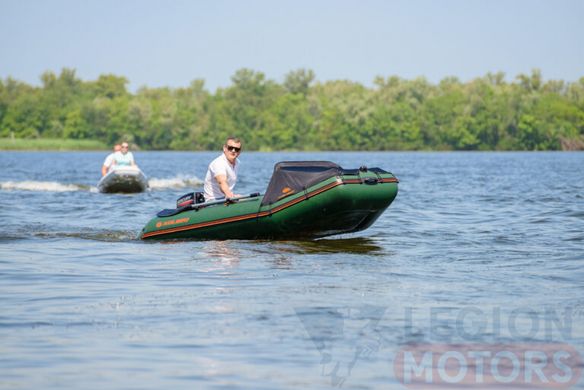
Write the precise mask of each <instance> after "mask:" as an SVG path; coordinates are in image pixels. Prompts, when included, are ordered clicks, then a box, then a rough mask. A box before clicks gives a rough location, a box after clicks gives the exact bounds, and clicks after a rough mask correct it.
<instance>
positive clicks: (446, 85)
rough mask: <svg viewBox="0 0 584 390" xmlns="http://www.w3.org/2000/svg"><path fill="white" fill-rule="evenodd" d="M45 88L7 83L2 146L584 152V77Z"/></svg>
mask: <svg viewBox="0 0 584 390" xmlns="http://www.w3.org/2000/svg"><path fill="white" fill-rule="evenodd" d="M41 81H42V85H41V86H31V85H28V84H26V83H23V82H19V81H16V80H14V79H12V78H10V77H8V78H6V79H0V137H4V138H5V137H14V138H61V139H80V140H82V139H93V140H99V141H102V142H105V143H106V144H112V143H114V142H116V141H119V140H122V139H123V140H127V141H129V142H132V143H134V144H135V145H137V146H138V147H140V148H143V149H174V150H216V149H217V148H218V147H219V145H220V144H221V142H222V141H223V140H224V138H225V137H226V136H227V135H230V134H236V135H238V136H240V137H242V138H243V140H244V143H245V147H246V149H248V150H283V149H293V150H430V149H433V150H560V149H584V77H582V78H581V79H580V80H579V81H578V82H574V83H568V82H564V81H558V80H549V81H544V80H543V78H542V75H541V73H540V71H538V70H534V71H533V72H532V73H531V74H530V75H519V76H518V77H517V78H516V79H515V80H513V81H512V82H508V81H506V80H505V75H504V74H503V73H496V74H491V73H489V74H487V75H486V76H484V77H481V78H477V79H475V80H472V81H470V82H466V83H463V82H461V81H460V80H458V79H457V78H454V77H452V78H446V79H444V80H442V81H441V82H440V83H438V84H432V83H429V82H428V81H426V80H425V79H424V78H417V79H414V80H405V79H402V78H399V77H396V76H392V77H389V78H382V77H379V78H377V79H375V81H374V86H373V87H371V88H368V87H365V86H363V85H362V84H359V83H356V82H352V81H346V80H339V81H329V82H317V81H316V80H315V74H314V72H312V71H311V70H306V69H300V70H296V71H292V72H290V73H288V74H287V75H286V76H285V79H284V81H283V83H278V82H275V81H273V80H269V79H267V78H266V77H265V75H264V74H263V73H261V72H257V71H253V70H249V69H241V70H239V71H237V72H236V73H235V75H233V77H232V84H231V85H230V86H229V87H227V88H220V89H218V90H217V91H216V92H215V93H214V94H213V93H210V92H209V91H208V90H207V89H205V86H204V81H203V80H195V81H193V82H192V83H191V84H190V85H189V86H188V87H185V88H148V87H143V88H141V89H139V90H138V91H137V92H136V93H134V94H132V93H130V92H128V90H127V88H126V86H127V84H128V80H127V79H126V78H125V77H120V76H116V75H111V74H108V75H101V76H100V77H99V78H98V79H97V80H95V81H83V80H81V79H79V78H78V77H77V76H76V74H75V70H73V69H63V70H62V71H61V73H60V74H59V75H57V74H55V73H53V72H46V73H44V74H43V75H42V76H41Z"/></svg>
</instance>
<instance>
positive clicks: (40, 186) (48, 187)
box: [0, 180, 92, 192]
mask: <svg viewBox="0 0 584 390" xmlns="http://www.w3.org/2000/svg"><path fill="white" fill-rule="evenodd" d="M0 190H3V191H38V192H72V191H91V190H92V187H91V186H88V185H84V184H74V183H69V184H64V183H58V182H54V181H33V180H26V181H4V182H0Z"/></svg>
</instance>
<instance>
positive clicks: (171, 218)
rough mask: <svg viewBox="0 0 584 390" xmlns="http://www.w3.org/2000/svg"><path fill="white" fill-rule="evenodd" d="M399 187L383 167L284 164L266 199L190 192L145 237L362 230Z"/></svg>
mask: <svg viewBox="0 0 584 390" xmlns="http://www.w3.org/2000/svg"><path fill="white" fill-rule="evenodd" d="M397 183H398V180H397V178H396V177H395V176H394V175H393V174H391V173H390V172H386V171H384V170H382V169H379V168H369V169H368V168H366V167H361V168H359V169H343V168H341V167H340V166H338V165H337V164H334V163H332V162H328V161H289V162H280V163H277V164H276V165H275V167H274V173H273V175H272V178H271V180H270V183H269V185H268V188H267V190H266V192H265V194H264V195H260V194H251V195H248V196H244V197H239V198H233V199H224V200H218V201H213V202H206V203H205V202H203V203H197V199H195V198H196V197H195V196H194V194H187V196H185V197H182V198H180V199H179V200H178V201H177V208H176V209H165V210H162V211H160V212H159V213H158V214H157V216H156V217H155V218H153V219H152V220H151V221H150V222H148V223H147V224H146V226H145V227H144V228H143V229H142V232H141V233H140V238H141V239H145V240H146V239H185V238H188V239H220V240H221V239H297V238H319V237H325V236H330V235H334V234H342V233H352V232H357V231H360V230H363V229H366V228H368V227H369V226H371V224H373V222H375V220H376V219H377V218H378V217H379V216H380V215H381V213H383V211H384V210H385V209H386V208H387V207H388V206H389V205H390V204H391V202H392V201H393V200H394V199H395V197H396V195H397ZM189 195H190V196H189Z"/></svg>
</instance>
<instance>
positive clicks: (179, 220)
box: [156, 218, 190, 228]
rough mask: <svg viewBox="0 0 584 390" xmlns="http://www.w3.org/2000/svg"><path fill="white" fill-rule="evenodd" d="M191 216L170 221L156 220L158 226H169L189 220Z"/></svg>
mask: <svg viewBox="0 0 584 390" xmlns="http://www.w3.org/2000/svg"><path fill="white" fill-rule="evenodd" d="M189 220H190V218H179V219H171V220H169V221H164V222H162V221H158V222H156V227H157V228H160V227H163V226H169V225H176V224H177V223H186V222H189Z"/></svg>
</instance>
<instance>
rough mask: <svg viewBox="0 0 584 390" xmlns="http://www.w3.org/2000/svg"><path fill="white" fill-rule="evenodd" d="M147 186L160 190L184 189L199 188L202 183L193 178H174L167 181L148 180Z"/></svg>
mask: <svg viewBox="0 0 584 390" xmlns="http://www.w3.org/2000/svg"><path fill="white" fill-rule="evenodd" d="M148 184H149V185H150V188H151V189H154V190H155V189H161V188H186V187H200V186H201V185H202V184H203V182H202V181H201V180H200V179H199V178H197V177H194V176H191V177H188V176H181V175H179V176H176V177H172V178H169V179H157V178H151V179H148Z"/></svg>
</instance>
